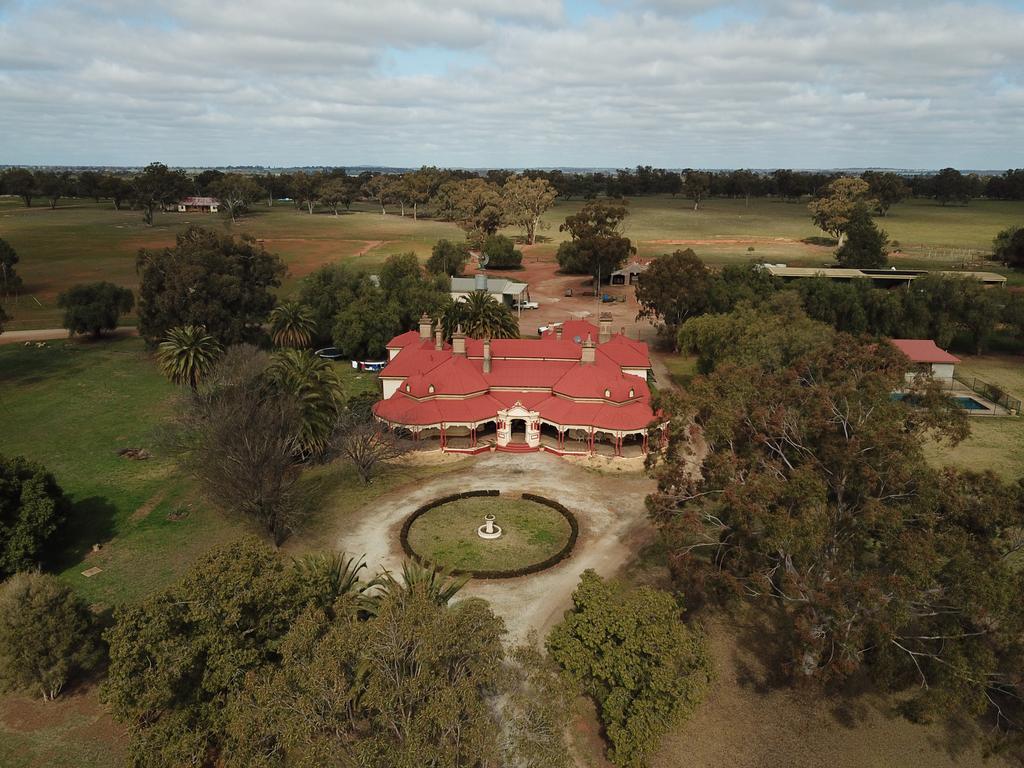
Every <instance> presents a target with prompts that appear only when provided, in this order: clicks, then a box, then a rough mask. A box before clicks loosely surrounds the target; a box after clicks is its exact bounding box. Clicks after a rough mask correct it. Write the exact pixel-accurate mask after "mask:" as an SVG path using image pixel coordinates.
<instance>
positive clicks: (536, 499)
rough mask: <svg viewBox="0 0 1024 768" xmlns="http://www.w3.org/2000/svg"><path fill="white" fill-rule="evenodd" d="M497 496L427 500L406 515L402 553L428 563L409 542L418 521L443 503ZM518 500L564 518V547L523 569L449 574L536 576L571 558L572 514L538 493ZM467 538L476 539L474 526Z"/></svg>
mask: <svg viewBox="0 0 1024 768" xmlns="http://www.w3.org/2000/svg"><path fill="white" fill-rule="evenodd" d="M500 495H501V492H500V491H494V490H487V491H466V492H464V493H456V494H452V495H450V496H442V497H441V498H439V499H434V500H433V501H430V502H428V503H426V504H424V505H423V506H421V507H419V508H417V509H416V510H415V511H413V513H412V514H411V515H409V517H407V518H406V520H405V522H404V523H403V524H402V531H401V535H400V538H401V542H402V549H403V551H404V552H405V554H406V555H407V556H408V557H410V558H411V559H413V560H415V561H417V562H419V563H426V562H428V558H425V557H422V556H421V555H420V554H419V553H417V552H416V551H415V550H414V549H413V548H412V546H411V545H410V543H409V532H410V531H411V530H412V527H413V525H414V524H415V523H416V521H417V520H419V519H420V518H421V517H423V516H424V515H425V514H427V513H428V512H430V511H432V510H434V509H437V508H438V507H442V506H444V505H446V504H451V503H452V502H456V501H461V500H464V499H472V498H479V497H482V496H492V497H493V496H500ZM521 498H522V499H523V500H524V501H528V502H533V503H534V504H539V505H541V506H544V507H547V508H548V509H551V510H554V511H555V512H557V513H558V514H559V515H560V516H561V517H562V518H564V519H565V521H566V522H567V523H568V524H569V537H568V539H567V540H566V542H565V544H564V545H563V546H562V548H561V549H559V550H558V551H557V552H555V553H554V554H553V555H551V556H550V557H547V558H545V559H544V560H541V561H539V562H535V563H529V564H527V565H524V566H522V567H517V568H509V569H501V570H498V569H458V568H455V569H451V570H450V573H453V574H456V575H467V576H473V577H474V578H478V579H510V578H514V577H516V576H526V575H529V574H531V573H538V572H540V571H543V570H546V569H548V568H550V567H552V566H553V565H557V564H558V563H560V562H562V560H564V559H565V558H567V557H568V556H569V555H570V553H572V550H573V547H574V546H576V539H577V537H578V536H579V524H578V523H577V522H576V517H575V516H574V515H573V514H572V512H570V511H569V510H568V509H566V507H565V506H564V505H562V504H559V503H558V502H557V501H553V500H552V499H548V498H545V497H543V496H538V495H537V494H534V493H524V494H522V495H521ZM496 522H497V525H499V526H502V525H504V522H503V521H502V520H501V519H500V518H499V519H498V520H497V521H496ZM481 523H483V516H481V518H480V521H479V523H477V524H481ZM469 535H472V536H474V537H475V536H476V525H474V526H472V527H471V528H470V529H469V531H468V532H467V536H469Z"/></svg>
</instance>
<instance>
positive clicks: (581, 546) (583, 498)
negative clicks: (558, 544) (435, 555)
mask: <svg viewBox="0 0 1024 768" xmlns="http://www.w3.org/2000/svg"><path fill="white" fill-rule="evenodd" d="M488 488H496V489H498V490H500V491H501V492H502V494H515V493H522V492H524V491H529V492H533V493H538V494H540V495H542V496H547V497H548V498H551V499H555V500H557V501H560V502H561V503H562V504H564V505H565V506H566V507H568V508H569V509H570V510H572V512H573V514H574V515H576V519H577V520H578V521H579V527H580V534H579V539H578V540H577V542H576V548H575V549H574V550H573V553H572V554H571V555H570V556H569V557H568V558H566V559H565V560H563V561H562V562H561V563H559V564H558V565H556V566H555V567H553V568H550V569H549V570H546V571H543V572H541V573H537V574H533V575H531V576H523V577H520V578H515V579H496V580H477V579H474V580H473V581H471V582H470V583H469V584H468V585H467V586H466V587H465V588H464V589H463V591H462V592H461V593H460V594H462V595H475V596H478V597H482V598H484V599H486V600H487V601H489V602H490V604H491V607H492V608H493V610H494V611H495V613H497V614H498V615H500V616H501V617H502V618H504V620H505V623H506V625H507V626H508V629H509V640H511V641H512V642H519V641H522V640H524V639H525V638H526V637H527V635H528V634H529V633H530V631H531V630H536V631H537V633H538V634H539V636H540V637H541V638H543V637H544V636H545V635H546V634H547V632H548V630H549V629H550V628H551V627H552V626H553V625H554V624H556V623H557V622H558V621H559V620H560V619H561V616H562V613H563V612H564V611H565V610H566V609H567V608H568V607H569V604H570V596H571V594H572V591H573V589H574V588H575V587H576V583H577V581H578V580H579V575H580V573H582V572H583V571H584V570H586V569H587V568H593V569H594V570H596V571H597V572H598V573H600V574H602V575H605V576H611V575H614V574H615V573H616V571H618V569H619V568H620V567H621V566H622V565H624V564H625V563H626V562H627V561H628V560H629V558H630V556H631V554H632V551H633V548H634V547H635V546H636V542H638V541H643V540H645V539H647V538H648V537H649V536H650V534H651V532H652V526H651V525H650V523H649V522H648V520H647V513H646V511H645V509H644V497H645V496H646V495H647V494H648V493H650V491H651V490H653V488H654V483H653V481H652V480H650V478H648V477H647V476H646V475H644V474H643V473H642V472H635V471H632V472H625V471H622V472H618V471H609V472H597V471H594V470H590V469H585V468H582V467H578V466H575V465H573V464H571V463H570V462H567V461H564V460H562V459H560V458H558V457H557V456H552V455H550V454H532V453H531V454H508V453H494V454H483V455H481V456H476V457H470V458H466V459H464V460H462V461H460V462H458V466H457V468H456V469H455V470H454V471H453V472H451V473H448V474H446V475H444V476H442V477H439V478H437V479H435V480H431V481H428V482H425V483H423V484H422V485H420V486H415V487H413V488H411V489H410V488H403V489H402V490H400V491H396V492H395V493H392V494H390V495H388V496H384V497H383V498H380V499H377V500H376V501H375V502H374V510H373V511H369V510H368V511H367V513H365V514H363V515H361V519H360V520H359V522H358V523H357V524H356V525H355V526H353V527H352V528H351V529H350V530H348V531H346V532H345V533H344V534H342V535H340V536H339V538H338V540H337V546H338V549H339V550H342V551H344V552H348V553H350V554H364V553H365V555H366V560H367V563H369V565H370V568H371V569H374V570H375V569H376V568H377V567H379V566H382V567H386V568H389V569H391V570H392V571H395V572H398V571H400V570H401V566H402V559H403V555H402V548H401V545H400V544H399V540H398V534H399V531H400V529H401V527H402V522H403V521H404V520H405V518H406V517H407V516H408V515H409V514H411V513H412V512H413V510H415V509H416V508H417V507H418V506H420V505H421V504H424V503H425V502H427V501H430V500H431V499H434V498H437V497H439V496H445V495H447V494H450V493H456V492H459V491H468V490H476V489H488ZM498 523H499V524H501V521H500V520H499V521H498Z"/></svg>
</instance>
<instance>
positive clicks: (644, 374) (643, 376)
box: [622, 368, 647, 381]
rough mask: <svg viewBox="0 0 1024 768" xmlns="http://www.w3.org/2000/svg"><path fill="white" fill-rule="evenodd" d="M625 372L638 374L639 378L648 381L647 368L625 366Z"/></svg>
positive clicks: (633, 374)
mask: <svg viewBox="0 0 1024 768" xmlns="http://www.w3.org/2000/svg"><path fill="white" fill-rule="evenodd" d="M622 372H623V373H628V374H629V375H630V376H636V377H638V378H641V379H643V380H644V381H647V369H646V368H623V369H622Z"/></svg>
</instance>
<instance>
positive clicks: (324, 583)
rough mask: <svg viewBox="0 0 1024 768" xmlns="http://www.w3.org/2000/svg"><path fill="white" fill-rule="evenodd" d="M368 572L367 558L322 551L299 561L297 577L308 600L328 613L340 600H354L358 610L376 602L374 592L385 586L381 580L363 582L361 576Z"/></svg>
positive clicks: (296, 565)
mask: <svg viewBox="0 0 1024 768" xmlns="http://www.w3.org/2000/svg"><path fill="white" fill-rule="evenodd" d="M365 569H366V560H365V558H363V557H359V558H356V557H346V556H345V555H342V554H339V553H337V552H332V553H330V554H328V553H324V552H320V553H317V554H313V555H305V556H303V557H300V558H297V559H296V560H295V575H296V576H297V577H298V581H299V584H300V586H301V588H302V589H303V590H304V591H305V592H306V597H307V599H309V600H311V601H312V602H315V603H317V604H318V605H320V606H321V607H322V608H324V609H325V610H328V611H330V610H332V608H333V606H334V605H335V604H336V603H337V601H338V600H339V599H340V598H343V597H347V596H351V597H352V598H354V600H353V603H352V607H353V608H354V609H355V610H366V608H367V601H368V600H372V594H371V592H372V590H375V589H376V588H377V587H379V586H380V584H381V579H380V578H373V579H370V580H369V581H363V580H362V579H361V578H360V576H359V574H360V572H361V571H363V570H365Z"/></svg>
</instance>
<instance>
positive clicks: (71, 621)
mask: <svg viewBox="0 0 1024 768" xmlns="http://www.w3.org/2000/svg"><path fill="white" fill-rule="evenodd" d="M100 658H101V653H100V645H99V641H98V636H97V632H96V625H95V622H94V621H93V617H92V614H90V613H89V609H88V607H87V606H86V605H85V603H83V602H82V601H81V599H80V598H78V597H77V596H76V595H75V594H74V593H73V592H72V591H71V589H70V588H69V587H68V586H67V585H65V584H63V583H61V582H60V581H59V580H58V579H57V578H56V577H54V576H50V575H47V574H42V573H38V572H26V573H18V574H15V575H14V576H12V577H11V578H10V579H8V580H7V581H6V582H5V583H4V584H3V585H2V586H0V686H2V687H4V688H8V689H12V690H31V691H35V692H36V693H40V694H42V697H43V699H44V700H46V701H49V700H51V699H54V698H56V697H57V695H58V694H59V693H60V691H61V689H62V688H63V687H64V686H65V685H66V684H67V683H68V682H69V681H70V680H72V679H74V678H76V677H80V676H82V675H84V674H86V673H88V672H89V671H91V670H92V669H94V668H95V667H96V665H97V664H98V662H99V660H100Z"/></svg>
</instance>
